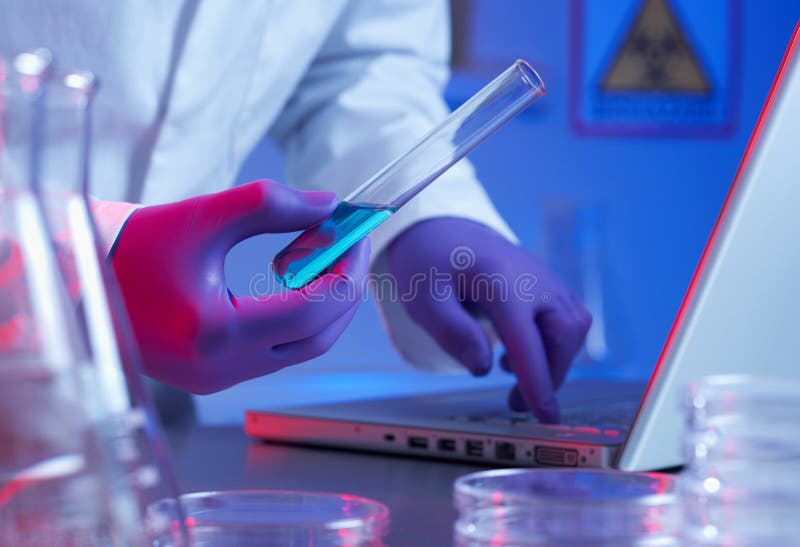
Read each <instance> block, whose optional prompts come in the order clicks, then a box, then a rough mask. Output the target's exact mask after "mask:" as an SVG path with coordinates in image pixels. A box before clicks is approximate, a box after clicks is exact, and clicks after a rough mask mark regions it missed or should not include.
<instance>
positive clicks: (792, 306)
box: [617, 25, 800, 470]
mask: <svg viewBox="0 0 800 547" xmlns="http://www.w3.org/2000/svg"><path fill="white" fill-rule="evenodd" d="M799 42H800V25H798V26H797V27H796V29H795V32H794V36H793V38H792V40H791V42H790V44H789V48H788V49H787V52H786V55H785V57H784V60H783V62H782V64H781V67H780V69H779V71H778V75H777V76H776V79H775V81H774V83H773V86H772V89H771V91H770V94H769V96H768V98H767V101H766V104H765V106H764V108H763V110H762V112H761V115H760V117H759V120H758V123H757V124H756V127H755V129H754V131H753V134H752V136H751V140H750V143H749V144H748V146H747V149H746V151H745V154H744V157H743V158H742V161H741V164H740V167H739V170H738V172H737V174H736V177H735V179H734V182H733V185H732V187H731V190H730V193H729V194H728V197H727V199H726V201H725V204H724V205H723V208H722V212H721V213H720V215H719V218H718V219H717V223H716V226H715V227H714V231H713V232H712V234H711V237H710V238H709V241H708V244H707V246H706V249H705V251H704V252H703V256H702V258H701V260H700V263H699V265H698V267H697V270H696V272H695V275H694V278H693V279H692V282H691V284H690V286H689V289H688V290H687V292H686V296H685V298H684V301H683V304H682V305H681V309H680V311H679V313H678V316H677V318H676V320H675V323H674V325H673V328H672V331H671V332H670V334H669V336H668V339H667V341H666V343H665V346H664V349H663V351H662V353H661V356H660V358H659V361H658V364H657V366H656V369H655V371H654V373H653V376H652V378H651V381H650V385H649V386H648V390H647V395H646V397H645V399H644V401H643V402H642V406H641V407H640V409H639V413H638V415H637V419H636V422H635V423H634V426H633V428H632V430H631V433H630V435H629V437H628V439H627V442H626V444H625V446H624V448H623V450H622V451H621V453H620V457H619V460H618V462H617V467H619V468H621V469H625V470H641V469H658V468H664V467H671V466H676V465H681V464H682V463H683V457H682V453H681V435H682V423H683V412H682V410H681V409H680V402H681V400H682V396H683V394H684V392H685V389H686V385H687V383H688V382H690V381H691V380H692V379H694V378H698V377H701V376H706V375H710V374H738V373H745V374H747V373H755V374H762V375H789V374H797V373H798V370H800V366H799V365H798V344H797V341H796V340H797V327H796V325H797V314H798V307H797V303H798V301H800V300H799V299H798V297H797V293H798V280H799V279H800V241H799V240H798V239H799V238H798V234H800V215H798V212H797V211H798V203H800V153H798V147H797V142H798V135H800V60H798V59H799V58H800V46H799V45H798V43H799ZM689 199H691V198H690V197H689Z"/></svg>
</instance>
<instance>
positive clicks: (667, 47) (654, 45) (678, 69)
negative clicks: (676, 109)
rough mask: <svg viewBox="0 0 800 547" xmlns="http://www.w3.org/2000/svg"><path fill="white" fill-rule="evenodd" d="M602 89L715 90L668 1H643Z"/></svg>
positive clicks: (601, 85) (601, 84) (689, 91)
mask: <svg viewBox="0 0 800 547" xmlns="http://www.w3.org/2000/svg"><path fill="white" fill-rule="evenodd" d="M600 88H601V89H602V90H603V91H612V92H613V91H640V92H642V91H643V92H662V93H663V92H667V93H698V94H709V93H710V92H711V84H710V83H709V80H708V78H707V77H706V75H705V73H704V71H703V69H702V67H701V66H700V63H699V62H698V60H697V55H696V53H695V51H694V50H693V49H692V47H691V45H690V44H689V41H688V40H687V39H686V35H685V33H684V32H683V30H682V29H681V26H680V24H679V23H678V20H677V19H676V17H675V14H674V12H673V11H672V8H671V7H670V5H669V1H668V0H644V1H643V2H642V6H641V8H640V9H639V12H638V13H637V15H636V17H635V19H634V21H633V25H632V26H631V28H630V29H629V30H628V33H627V34H626V36H625V39H624V40H623V41H622V45H621V46H620V48H619V50H618V51H617V54H616V55H615V56H614V60H613V62H612V63H611V66H610V67H609V68H608V70H607V71H606V73H605V75H604V77H603V78H602V80H601V82H600Z"/></svg>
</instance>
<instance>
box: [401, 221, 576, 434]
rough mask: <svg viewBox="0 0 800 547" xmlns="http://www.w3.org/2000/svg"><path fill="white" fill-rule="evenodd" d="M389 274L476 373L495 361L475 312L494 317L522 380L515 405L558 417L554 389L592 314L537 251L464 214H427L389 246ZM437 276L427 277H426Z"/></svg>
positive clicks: (414, 312) (412, 308)
mask: <svg viewBox="0 0 800 547" xmlns="http://www.w3.org/2000/svg"><path fill="white" fill-rule="evenodd" d="M388 262H389V271H390V272H391V273H392V274H393V275H394V276H395V277H396V279H397V282H398V294H401V295H413V298H405V299H404V306H405V309H406V311H407V312H408V314H409V316H410V317H411V319H412V320H413V321H414V322H416V323H417V324H418V325H420V326H421V327H422V328H424V329H425V330H426V331H427V332H428V333H429V334H430V335H431V336H432V337H433V338H434V339H435V340H436V342H437V343H438V344H439V346H441V348H442V349H443V350H444V351H446V352H447V353H448V354H450V355H451V356H452V357H453V358H454V359H456V360H457V361H459V362H460V363H462V364H463V365H464V366H465V367H466V368H467V369H468V370H470V371H471V372H472V373H473V374H475V375H476V376H480V375H484V374H486V373H488V372H489V370H490V369H491V366H492V351H491V344H490V341H489V339H488V337H487V335H486V333H485V332H484V331H483V330H482V329H481V327H480V326H479V324H478V322H477V318H476V316H478V315H482V316H485V317H486V318H488V319H489V320H490V321H491V323H492V325H493V327H494V329H495V330H496V332H497V334H498V335H499V337H500V340H501V341H502V343H503V345H504V346H505V355H504V356H503V358H502V359H501V366H503V368H505V369H506V370H509V371H511V372H513V373H514V374H515V375H516V377H517V385H516V386H515V387H514V388H513V389H512V391H511V393H510V394H509V405H510V406H511V408H513V409H514V410H524V409H525V408H526V406H527V408H529V409H530V410H531V411H532V412H533V413H534V414H535V415H536V416H537V417H538V418H539V420H540V421H542V422H545V423H556V422H558V420H559V408H558V402H557V400H556V398H555V391H556V390H557V389H558V388H559V387H560V386H561V383H562V382H563V381H564V377H565V376H566V374H567V371H568V370H569V367H570V365H571V363H572V360H573V359H574V357H575V355H576V354H577V352H578V350H579V349H580V347H581V345H582V344H583V340H584V338H585V336H586V333H587V332H588V330H589V327H590V325H591V315H590V314H589V312H588V311H587V310H586V308H584V307H583V305H582V304H581V302H580V301H579V300H578V298H577V296H575V294H574V293H572V292H571V291H570V290H569V289H568V288H567V287H565V286H564V285H563V283H561V281H559V280H558V279H557V278H556V276H555V275H554V274H553V273H552V272H551V271H550V270H549V269H548V268H547V266H545V265H544V264H543V263H542V262H541V261H539V260H538V259H537V258H535V257H534V256H532V255H531V254H529V253H528V252H527V251H525V250H524V249H523V248H521V247H519V246H517V245H514V244H513V243H511V242H509V241H508V240H506V239H504V238H503V237H502V236H500V235H499V234H497V233H496V232H494V231H493V230H492V229H490V228H488V227H486V226H484V225H482V224H479V223H476V222H473V221H471V220H466V219H461V218H449V217H444V218H435V219H430V220H425V221H422V222H420V223H418V224H415V225H413V226H411V227H410V228H409V229H407V230H405V231H404V232H402V233H401V234H400V235H399V236H398V237H397V238H395V240H394V241H393V242H392V243H391V244H390V245H389V247H388ZM426 275H427V276H429V277H433V278H434V279H432V280H431V282H430V283H425V282H422V283H421V282H420V279H421V278H420V276H426Z"/></svg>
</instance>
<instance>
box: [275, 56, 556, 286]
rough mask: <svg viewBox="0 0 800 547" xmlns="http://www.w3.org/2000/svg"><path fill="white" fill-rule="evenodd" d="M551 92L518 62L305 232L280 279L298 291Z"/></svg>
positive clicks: (281, 262)
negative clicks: (442, 175)
mask: <svg viewBox="0 0 800 547" xmlns="http://www.w3.org/2000/svg"><path fill="white" fill-rule="evenodd" d="M544 93H545V87H544V83H543V82H542V80H541V78H539V75H538V74H537V73H536V71H535V70H534V69H533V68H531V66H530V65H529V64H528V63H527V62H525V61H523V60H517V61H516V62H515V63H514V64H513V65H511V66H510V67H509V68H508V69H506V70H505V71H504V72H503V73H502V74H500V76H498V77H497V78H495V79H494V80H493V81H492V82H491V83H489V84H488V85H487V86H486V87H484V88H483V89H481V90H480V91H478V92H477V93H476V94H475V95H473V96H472V97H471V98H470V99H469V100H467V102H465V103H464V104H463V105H461V106H460V107H459V108H458V109H456V110H455V111H454V112H453V113H452V114H451V115H450V116H448V117H447V118H446V119H445V120H444V121H442V122H441V123H440V124H439V125H437V126H436V127H435V128H433V129H432V130H431V131H430V132H429V133H428V134H427V135H425V136H424V137H423V138H422V139H421V140H420V141H419V142H418V143H417V144H415V145H414V146H413V147H412V148H411V149H410V150H409V151H408V152H406V153H405V154H403V155H402V156H400V157H399V158H397V159H396V160H394V161H393V162H391V163H389V164H388V165H387V166H386V167H384V168H383V169H381V170H380V171H379V172H378V173H376V174H375V175H373V176H372V177H371V178H370V179H368V180H367V181H366V182H364V183H363V184H362V185H361V186H359V187H358V188H357V189H356V190H355V191H354V192H352V193H351V194H350V195H349V196H347V197H346V198H345V199H344V200H343V201H342V202H341V203H339V205H338V206H337V207H336V209H335V210H334V211H333V213H332V214H331V216H330V217H328V218H327V219H325V220H323V221H322V222H320V223H318V224H316V225H314V226H312V227H311V228H309V229H307V230H305V231H304V232H303V233H301V234H300V235H299V236H298V237H297V238H296V239H295V240H293V241H292V242H291V243H289V245H287V246H286V247H284V248H283V249H282V250H281V251H280V252H278V254H277V255H275V258H274V260H273V264H272V268H273V271H274V272H275V275H276V276H277V278H278V280H279V281H280V282H281V283H282V284H283V285H285V286H286V287H289V288H290V289H297V288H300V287H303V286H305V285H306V284H308V283H309V282H310V281H311V280H313V279H314V278H315V277H317V276H318V275H319V274H320V273H322V272H323V271H324V270H325V269H326V268H328V267H329V266H331V265H332V264H333V263H334V262H335V261H336V260H337V259H338V258H339V257H340V256H341V255H342V254H343V253H344V252H345V251H347V249H349V248H350V247H352V246H353V245H354V244H355V243H356V242H358V241H359V240H360V239H361V238H363V237H364V236H366V235H367V234H368V233H369V232H371V231H372V230H374V229H375V228H377V227H378V226H379V225H381V224H382V223H383V222H384V221H385V220H386V219H388V218H389V217H390V216H391V215H392V214H393V213H395V212H396V211H397V210H398V209H399V208H400V207H402V206H403V205H405V204H406V203H407V202H408V201H409V200H410V199H411V198H413V197H414V196H416V195H417V194H418V193H419V192H421V191H422V190H423V189H424V188H425V187H426V186H428V185H429V184H430V183H432V182H433V181H434V180H436V179H437V178H438V177H439V176H440V175H441V174H442V173H444V172H445V171H447V170H448V169H449V168H450V167H452V166H453V165H454V164H455V163H456V162H457V161H458V160H460V159H461V158H463V157H464V156H466V155H467V154H468V153H469V152H470V151H472V150H473V149H474V148H475V147H476V146H478V145H479V144H480V143H481V142H483V141H484V140H485V139H486V138H488V137H489V136H490V135H491V134H492V133H494V132H495V131H497V130H498V129H499V128H500V127H502V126H503V125H505V124H506V123H507V122H508V121H509V120H511V119H512V118H514V117H515V116H516V115H517V114H519V113H520V112H522V111H523V110H524V109H525V108H526V107H527V106H528V105H530V104H531V103H532V102H533V101H535V100H536V99H537V98H539V97H541V96H542V95H544Z"/></svg>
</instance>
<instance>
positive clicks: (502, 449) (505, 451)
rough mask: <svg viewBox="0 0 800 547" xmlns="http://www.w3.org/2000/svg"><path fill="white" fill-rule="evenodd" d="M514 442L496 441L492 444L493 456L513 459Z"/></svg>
mask: <svg viewBox="0 0 800 547" xmlns="http://www.w3.org/2000/svg"><path fill="white" fill-rule="evenodd" d="M516 452H517V449H516V447H515V446H514V443H506V442H502V441H498V442H496V443H495V444H494V457H495V458H497V459H498V460H506V461H512V462H513V461H514V460H515V459H516V457H517V454H516Z"/></svg>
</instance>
